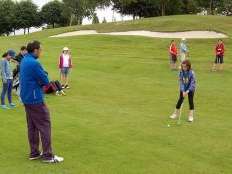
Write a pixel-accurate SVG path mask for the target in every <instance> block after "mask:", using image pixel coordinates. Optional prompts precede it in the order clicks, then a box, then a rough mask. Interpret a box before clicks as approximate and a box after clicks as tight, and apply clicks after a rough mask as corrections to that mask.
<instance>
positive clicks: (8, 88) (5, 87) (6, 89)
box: [1, 79, 13, 105]
mask: <svg viewBox="0 0 232 174" xmlns="http://www.w3.org/2000/svg"><path fill="white" fill-rule="evenodd" d="M12 83H13V80H11V79H7V82H6V83H4V82H3V83H2V94H1V105H5V96H6V93H7V97H8V101H9V104H11V103H12V96H11V93H12Z"/></svg>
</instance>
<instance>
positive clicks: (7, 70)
mask: <svg viewBox="0 0 232 174" xmlns="http://www.w3.org/2000/svg"><path fill="white" fill-rule="evenodd" d="M15 55H16V53H15V51H13V50H8V51H7V52H6V53H5V54H3V56H2V60H1V64H0V69H1V77H2V93H1V108H2V109H10V108H14V107H15V104H14V103H12V96H11V93H12V83H13V73H12V70H11V66H10V60H11V59H12V58H13V57H15ZM6 94H7V97H8V102H9V105H8V106H7V105H6V104H5V96H6Z"/></svg>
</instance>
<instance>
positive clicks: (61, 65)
mask: <svg viewBox="0 0 232 174" xmlns="http://www.w3.org/2000/svg"><path fill="white" fill-rule="evenodd" d="M59 68H60V69H61V68H64V58H63V54H62V55H61V56H60V59H59ZM68 68H72V57H71V56H70V57H69V65H68Z"/></svg>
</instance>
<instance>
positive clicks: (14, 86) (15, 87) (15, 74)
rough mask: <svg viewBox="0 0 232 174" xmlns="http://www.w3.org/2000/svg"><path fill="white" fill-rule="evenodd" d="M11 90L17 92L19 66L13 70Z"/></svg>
mask: <svg viewBox="0 0 232 174" xmlns="http://www.w3.org/2000/svg"><path fill="white" fill-rule="evenodd" d="M13 89H14V90H15V91H16V93H17V92H18V91H19V66H17V67H16V68H15V69H14V70H13Z"/></svg>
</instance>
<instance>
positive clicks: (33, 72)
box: [20, 41, 64, 163]
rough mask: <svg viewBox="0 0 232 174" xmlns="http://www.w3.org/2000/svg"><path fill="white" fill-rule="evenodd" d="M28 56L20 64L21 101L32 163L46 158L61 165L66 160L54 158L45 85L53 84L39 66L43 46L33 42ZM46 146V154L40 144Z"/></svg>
mask: <svg viewBox="0 0 232 174" xmlns="http://www.w3.org/2000/svg"><path fill="white" fill-rule="evenodd" d="M27 51H28V53H27V54H26V55H25V56H24V58H23V60H22V62H21V64H20V85H21V94H20V96H21V99H22V102H23V104H24V106H25V112H26V118H27V126H28V139H29V144H30V156H29V159H30V160H36V159H40V158H42V161H43V162H47V163H58V162H62V161H63V160H64V159H63V158H62V157H58V156H56V155H53V152H52V147H51V121H50V114H49V110H48V108H47V106H46V105H45V103H44V97H43V90H42V87H43V86H44V85H48V84H49V80H48V76H47V74H46V73H45V71H44V69H43V68H42V66H41V64H40V63H39V61H38V59H39V58H40V56H41V51H42V50H41V46H40V42H38V41H33V42H31V43H29V44H28V45H27ZM40 139H41V142H42V149H43V151H42V153H41V152H40V150H39V142H40Z"/></svg>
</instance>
